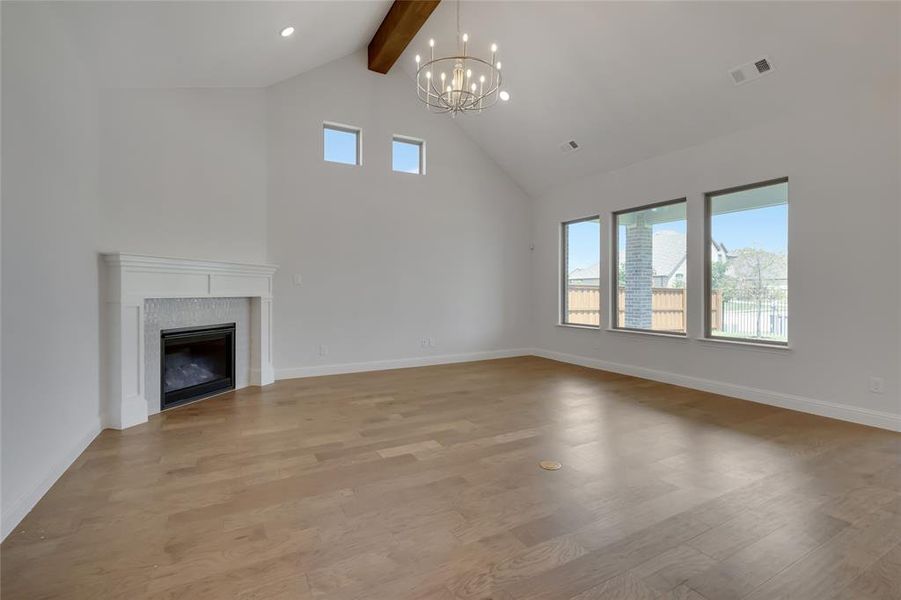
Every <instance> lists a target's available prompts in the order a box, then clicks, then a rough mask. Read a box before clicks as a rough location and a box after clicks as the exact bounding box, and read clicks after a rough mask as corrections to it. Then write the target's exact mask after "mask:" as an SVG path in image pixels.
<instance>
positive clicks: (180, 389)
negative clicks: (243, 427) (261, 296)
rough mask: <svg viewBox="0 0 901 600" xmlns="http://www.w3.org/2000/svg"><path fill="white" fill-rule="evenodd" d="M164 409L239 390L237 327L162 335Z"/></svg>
mask: <svg viewBox="0 0 901 600" xmlns="http://www.w3.org/2000/svg"><path fill="white" fill-rule="evenodd" d="M160 357H161V365H160V396H161V397H160V407H161V408H162V409H167V408H172V407H173V406H178V405H180V404H185V403H187V402H193V401H194V400H199V399H201V398H206V397H207V396H211V395H213V394H217V393H219V392H222V391H225V390H233V389H235V324H234V323H227V324H222V325H210V326H206V327H189V328H181V329H166V330H163V331H161V332H160Z"/></svg>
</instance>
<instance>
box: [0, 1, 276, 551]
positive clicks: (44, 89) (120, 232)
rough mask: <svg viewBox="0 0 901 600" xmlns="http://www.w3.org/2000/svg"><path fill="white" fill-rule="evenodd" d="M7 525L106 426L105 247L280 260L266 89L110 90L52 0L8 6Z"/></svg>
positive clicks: (5, 137) (4, 317)
mask: <svg viewBox="0 0 901 600" xmlns="http://www.w3.org/2000/svg"><path fill="white" fill-rule="evenodd" d="M2 7H3V8H2V11H3V19H2V23H3V31H2V33H3V36H2V37H3V39H2V44H3V48H2V50H3V52H2V55H3V75H2V77H3V81H2V94H3V97H2V110H3V125H4V127H3V131H2V144H3V175H4V177H3V182H2V192H3V200H4V202H3V218H2V226H3V230H2V260H3V263H2V287H3V294H4V295H3V304H2V339H3V344H4V346H5V347H6V348H15V352H5V353H3V356H2V361H3V362H2V372H3V379H2V398H3V405H2V437H3V452H2V455H3V456H2V513H3V514H2V535H3V536H5V535H6V534H7V533H8V532H9V530H10V529H11V528H12V527H14V526H15V524H16V523H18V521H19V520H21V518H22V517H24V516H25V514H27V512H28V511H29V510H30V509H31V507H32V506H33V505H34V504H35V503H36V502H37V500H38V499H40V497H41V496H42V495H43V493H44V492H46V490H47V489H48V488H49V487H50V485H52V483H53V482H54V481H55V480H56V478H57V477H58V476H59V475H60V474H61V473H62V472H63V471H64V470H65V469H66V468H67V467H68V465H69V464H70V463H71V461H72V460H74V459H75V458H76V457H77V456H78V454H79V453H80V452H81V450H82V449H83V448H84V447H85V446H86V445H87V444H88V443H90V441H91V440H92V439H93V437H94V436H95V435H96V434H97V433H98V432H99V430H100V427H101V416H100V412H101V410H100V407H101V406H102V399H101V396H102V395H104V394H105V390H104V384H103V382H104V381H105V371H104V370H103V359H102V353H103V351H104V348H103V346H104V342H103V340H104V337H103V336H102V335H101V331H100V328H101V323H102V321H103V320H102V314H103V312H102V311H103V310H104V307H103V305H102V304H101V302H100V296H99V288H100V285H101V283H100V278H101V276H102V273H101V272H100V269H99V266H98V253H100V252H111V251H124V252H134V253H144V254H152V255H161V256H177V257H187V258H208V259H216V260H231V261H237V262H265V258H266V180H267V170H266V141H265V137H266V116H265V109H266V102H265V91H264V90H261V89H246V90H243V89H242V90H231V89H204V90H192V89H178V90H153V89H141V90H137V89H132V90H113V89H103V90H100V89H98V88H97V86H96V84H95V78H94V77H93V74H92V73H91V70H90V68H89V66H88V65H86V64H84V63H83V62H82V61H81V60H79V54H78V48H77V47H75V46H73V45H71V44H70V43H68V40H67V32H66V31H65V30H64V29H63V27H62V26H61V24H60V22H59V21H58V20H57V16H56V13H55V11H54V8H53V7H52V6H51V5H50V4H49V3H37V2H34V3H9V2H4V3H2Z"/></svg>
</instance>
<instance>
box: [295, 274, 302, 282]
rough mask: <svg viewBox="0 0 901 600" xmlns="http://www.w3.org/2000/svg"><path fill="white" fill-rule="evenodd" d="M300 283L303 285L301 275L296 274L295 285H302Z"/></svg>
mask: <svg viewBox="0 0 901 600" xmlns="http://www.w3.org/2000/svg"><path fill="white" fill-rule="evenodd" d="M300 283H301V277H300V273H295V274H294V285H300Z"/></svg>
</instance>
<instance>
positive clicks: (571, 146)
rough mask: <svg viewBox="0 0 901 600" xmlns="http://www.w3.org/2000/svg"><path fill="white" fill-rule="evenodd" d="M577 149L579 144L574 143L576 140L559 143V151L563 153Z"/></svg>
mask: <svg viewBox="0 0 901 600" xmlns="http://www.w3.org/2000/svg"><path fill="white" fill-rule="evenodd" d="M578 149H579V144H577V143H576V140H569V141H568V142H563V143H562V144H560V151H561V152H563V153H564V154H568V153H570V152H575V151H576V150H578Z"/></svg>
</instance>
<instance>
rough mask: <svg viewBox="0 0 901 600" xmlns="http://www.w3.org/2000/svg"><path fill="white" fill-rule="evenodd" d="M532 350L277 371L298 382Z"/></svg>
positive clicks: (279, 375)
mask: <svg viewBox="0 0 901 600" xmlns="http://www.w3.org/2000/svg"><path fill="white" fill-rule="evenodd" d="M532 354H533V351H532V350H531V349H530V348H518V349H512V350H489V351H486V352H467V353H465V354H440V355H436V356H422V357H414V358H395V359H390V360H374V361H368V362H357V363H339V364H332V365H317V366H307V367H291V368H287V369H276V370H275V378H276V380H281V379H297V378H300V377H318V376H320V375H342V374H345V373H362V372H365V371H386V370H388V369H407V368H410V367H427V366H431V365H448V364H453V363H462V362H473V361H477V360H494V359H498V358H513V357H515V356H531V355H532Z"/></svg>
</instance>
